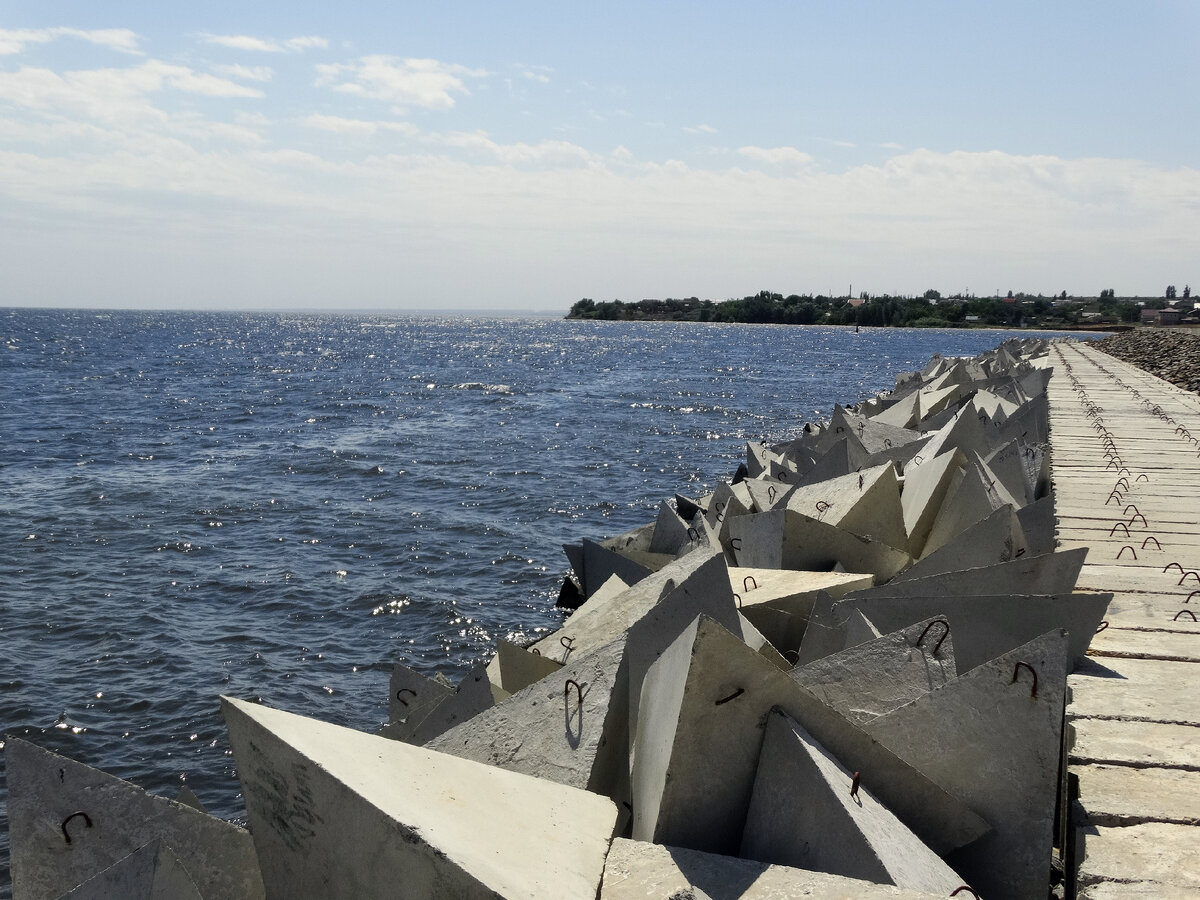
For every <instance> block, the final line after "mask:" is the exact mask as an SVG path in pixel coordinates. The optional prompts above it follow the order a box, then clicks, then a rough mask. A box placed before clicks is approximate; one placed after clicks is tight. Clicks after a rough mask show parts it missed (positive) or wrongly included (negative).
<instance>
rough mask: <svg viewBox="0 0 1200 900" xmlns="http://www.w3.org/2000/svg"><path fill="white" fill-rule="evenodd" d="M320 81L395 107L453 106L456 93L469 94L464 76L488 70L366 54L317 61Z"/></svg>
mask: <svg viewBox="0 0 1200 900" xmlns="http://www.w3.org/2000/svg"><path fill="white" fill-rule="evenodd" d="M316 68H317V82H316V83H317V85H318V86H323V85H332V86H333V89H334V90H335V91H339V92H341V93H344V94H354V95H356V96H360V97H369V98H371V99H373V100H382V101H384V102H386V103H391V104H393V105H394V106H396V107H408V106H419V107H422V108H424V109H450V108H451V107H453V106H454V97H453V95H454V94H467V93H469V91H468V90H467V86H466V85H465V84H464V83H463V79H464V78H482V77H483V76H485V75H486V74H487V72H485V71H483V70H479V69H469V68H467V67H465V66H460V65H456V64H453V63H443V62H439V61H438V60H436V59H398V58H396V57H393V56H382V55H375V56H364V57H362V58H361V59H360V60H358V62H356V63H345V64H329V65H318V66H317V67H316Z"/></svg>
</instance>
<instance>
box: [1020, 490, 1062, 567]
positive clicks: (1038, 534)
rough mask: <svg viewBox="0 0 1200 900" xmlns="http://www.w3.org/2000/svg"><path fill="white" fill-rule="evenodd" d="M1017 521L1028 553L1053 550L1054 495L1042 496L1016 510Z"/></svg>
mask: <svg viewBox="0 0 1200 900" xmlns="http://www.w3.org/2000/svg"><path fill="white" fill-rule="evenodd" d="M1017 521H1018V522H1020V523H1021V531H1022V533H1023V534H1024V535H1025V546H1026V547H1027V548H1028V553H1032V554H1037V555H1039V556H1040V555H1042V554H1045V553H1052V552H1054V548H1055V546H1056V544H1057V540H1056V538H1055V531H1056V529H1057V527H1058V519H1057V518H1056V517H1055V514H1054V497H1053V496H1047V497H1042V498H1041V499H1040V500H1034V501H1033V502H1032V503H1029V504H1026V505H1025V506H1022V507H1021V508H1020V509H1018V510H1017Z"/></svg>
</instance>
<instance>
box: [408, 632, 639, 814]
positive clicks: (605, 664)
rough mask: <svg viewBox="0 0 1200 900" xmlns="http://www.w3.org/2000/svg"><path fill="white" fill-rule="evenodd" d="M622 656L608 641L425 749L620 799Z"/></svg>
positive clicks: (624, 705) (623, 784)
mask: <svg viewBox="0 0 1200 900" xmlns="http://www.w3.org/2000/svg"><path fill="white" fill-rule="evenodd" d="M624 655H625V642H624V641H622V640H619V639H618V640H616V641H613V642H612V643H611V644H608V645H606V646H604V647H601V648H600V649H599V650H597V651H595V652H593V653H590V654H588V655H587V656H583V657H579V658H577V659H574V660H572V661H571V663H570V664H569V665H567V666H565V667H560V669H559V671H557V672H555V673H554V674H552V675H549V676H547V677H546V678H544V679H542V680H540V681H538V682H536V683H535V684H533V685H530V686H529V687H528V688H526V689H525V690H523V691H520V692H518V693H516V694H514V695H513V696H512V697H510V698H509V699H508V700H505V701H504V702H503V703H498V704H496V705H495V706H493V707H491V708H490V709H487V710H485V711H484V712H481V713H480V714H479V715H477V716H475V717H474V718H472V719H471V720H470V721H467V722H463V723H462V724H461V725H458V726H457V727H455V728H452V729H450V730H449V731H447V732H445V733H444V734H442V735H440V736H439V737H437V738H434V739H433V740H432V741H429V742H428V743H427V744H426V745H425V746H426V748H427V749H429V750H436V751H438V752H441V753H449V754H451V755H453V756H457V757H460V758H462V759H473V760H475V761H476V762H480V763H485V764H487V765H489V766H498V767H499V768H501V769H507V770H508V771H510V772H522V773H524V774H526V775H534V776H537V777H539V778H547V779H549V780H550V781H555V782H558V783H559V784H565V785H569V786H571V787H575V788H579V789H581V790H589V791H593V792H595V793H598V794H603V795H605V796H607V797H612V798H615V799H617V800H623V799H627V797H626V794H627V792H628V780H629V773H628V762H627V757H626V747H627V745H628V737H627V735H626V728H627V727H628V722H629V705H628V698H629V686H628V683H627V682H628V675H627V673H626V672H625V671H624V670H623V669H622V666H621V663H622V659H623V658H624ZM568 681H574V682H575V683H576V684H578V685H579V688H578V689H576V688H575V687H574V686H573V685H569V684H568V683H567V682H568ZM580 694H582V697H583V702H582V704H581V703H580V701H579V697H580Z"/></svg>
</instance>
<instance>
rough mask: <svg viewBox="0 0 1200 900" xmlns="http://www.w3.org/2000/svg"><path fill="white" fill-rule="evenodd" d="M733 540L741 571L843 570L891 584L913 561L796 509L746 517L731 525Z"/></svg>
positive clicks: (895, 550) (902, 552)
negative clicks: (892, 579) (777, 569)
mask: <svg viewBox="0 0 1200 900" xmlns="http://www.w3.org/2000/svg"><path fill="white" fill-rule="evenodd" d="M729 539H730V543H731V545H732V546H733V550H734V556H735V557H736V561H737V564H738V566H743V567H750V568H764V569H770V568H781V569H803V570H807V571H814V572H819V571H825V572H828V571H832V570H833V569H834V567H835V566H837V565H841V567H842V569H843V570H844V571H847V572H860V573H866V574H870V575H873V576H875V577H876V578H877V579H879V580H886V579H888V578H891V577H892V576H893V575H895V574H896V573H897V572H899V571H901V570H902V569H904V568H905V567H906V566H908V565H909V563H910V562H911V557H909V555H908V554H907V553H905V552H904V551H902V550H897V549H896V548H895V547H891V546H889V545H887V544H884V543H882V542H880V541H872V540H870V539H868V538H864V537H861V536H859V535H856V534H852V533H851V532H849V531H844V530H842V529H840V528H838V527H837V526H834V525H827V524H825V523H824V522H821V521H818V520H817V519H813V518H810V517H808V516H805V515H802V514H800V513H798V512H795V511H793V510H790V509H789V510H772V511H771V512H768V513H756V514H754V515H749V516H740V517H738V518H737V519H735V520H733V522H731V523H730V525H729Z"/></svg>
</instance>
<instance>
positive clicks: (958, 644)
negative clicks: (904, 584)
mask: <svg viewBox="0 0 1200 900" xmlns="http://www.w3.org/2000/svg"><path fill="white" fill-rule="evenodd" d="M1111 596H1112V595H1111V594H1082V593H1080V594H1054V595H1049V596H1021V595H1014V594H1003V595H1000V596H994V597H986V596H985V597H972V596H965V595H964V596H961V597H957V598H951V597H947V596H946V595H944V594H942V593H940V592H938V593H936V594H934V595H933V596H926V597H895V596H886V595H883V594H872V596H870V597H856V598H850V597H847V598H845V599H842V600H839V601H837V602H836V603H835V604H834V605H833V619H834V624H835V626H837V627H840V626H841V625H842V624H843V623H844V622H845V621H846V619H847V618H848V617H849V615H850V612H851V610H855V609H857V610H858V611H860V612H861V613H862V614H863V615H865V616H866V617H867V618H868V619H870V620H871V621H872V622H874V623H875V625H876V627H878V628H879V629H880V630H882V631H896V630H898V629H900V628H906V627H907V626H909V625H911V624H913V623H914V622H920V621H923V620H925V619H928V618H931V617H936V616H940V617H944V618H945V619H946V620H947V621H948V622H949V623H950V632H951V634H952V635H953V636H954V656H955V659H956V661H957V666H958V671H959V672H967V671H969V670H971V669H974V668H975V667H976V666H980V665H982V664H983V663H985V662H987V661H988V660H992V659H995V658H996V657H998V656H1000V655H1002V654H1005V653H1008V652H1009V651H1010V650H1012V649H1013V648H1014V647H1019V646H1021V645H1022V644H1024V643H1026V642H1028V641H1031V640H1033V639H1034V638H1035V637H1036V636H1037V635H1039V634H1044V633H1045V632H1047V631H1049V630H1051V629H1057V628H1065V629H1066V630H1067V631H1068V632H1069V634H1070V638H1069V641H1068V651H1069V653H1070V657H1071V659H1075V660H1083V659H1085V658H1086V654H1087V648H1088V642H1089V641H1090V640H1091V639H1092V635H1093V634H1095V632H1096V628H1097V626H1099V624H1100V622H1101V621H1102V620H1103V619H1104V613H1105V610H1107V609H1108V601H1109V599H1110V597H1111Z"/></svg>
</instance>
